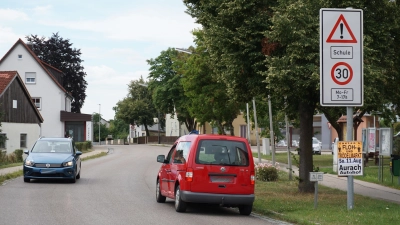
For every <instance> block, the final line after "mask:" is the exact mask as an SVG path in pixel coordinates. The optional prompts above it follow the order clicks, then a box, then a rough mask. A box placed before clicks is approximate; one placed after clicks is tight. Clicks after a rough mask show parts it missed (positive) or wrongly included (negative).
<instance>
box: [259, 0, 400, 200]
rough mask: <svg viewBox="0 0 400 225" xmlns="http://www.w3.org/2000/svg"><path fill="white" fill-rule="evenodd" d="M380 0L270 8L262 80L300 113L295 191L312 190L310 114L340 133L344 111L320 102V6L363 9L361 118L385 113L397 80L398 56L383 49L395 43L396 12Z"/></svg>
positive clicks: (313, 1) (286, 2) (289, 1)
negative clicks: (319, 115) (322, 118)
mask: <svg viewBox="0 0 400 225" xmlns="http://www.w3.org/2000/svg"><path fill="white" fill-rule="evenodd" d="M379 2H380V3H379V4H376V1H375V2H370V1H356V2H354V1H351V2H350V1H332V2H325V1H317V0H308V1H296V0H283V1H278V3H279V5H278V6H277V7H276V8H275V12H274V15H273V17H272V20H271V21H272V23H273V29H272V30H271V31H269V32H267V37H268V41H269V45H270V46H273V45H274V44H275V46H277V47H276V49H275V51H272V52H271V53H270V54H269V57H267V61H266V62H267V64H268V65H269V70H268V73H266V76H267V79H266V81H267V83H268V85H269V86H270V87H271V89H272V90H273V92H274V93H276V94H277V95H286V96H287V99H288V101H289V107H288V109H290V111H288V113H290V112H297V113H298V115H299V117H300V129H301V133H300V139H301V140H302V141H301V142H300V149H301V152H300V174H299V176H300V182H299V190H300V191H302V192H312V191H314V190H313V189H314V188H313V183H311V182H310V181H309V179H308V174H309V172H311V171H312V169H313V168H312V163H310V162H312V149H311V138H310V137H311V136H312V121H313V120H312V115H313V114H314V112H316V111H315V110H316V109H319V110H320V111H322V112H323V113H324V114H325V116H326V117H327V118H328V120H329V122H331V124H332V125H333V126H334V127H335V129H337V131H338V133H339V135H340V134H341V129H340V128H339V126H338V124H337V122H336V121H337V120H338V119H339V117H340V116H342V115H343V114H344V110H345V108H343V107H342V108H328V107H320V106H319V80H320V74H319V16H318V15H319V10H320V8H346V7H348V6H349V5H351V6H352V7H353V8H361V9H363V10H364V59H365V60H364V94H365V97H364V106H363V107H357V108H356V109H355V110H354V111H355V112H356V116H359V117H362V116H363V115H364V114H365V113H367V112H371V111H373V110H379V111H381V110H382V111H384V109H385V108H386V106H387V105H388V103H390V102H391V99H393V97H392V96H393V94H394V93H393V89H392V88H388V87H390V86H391V85H392V84H389V83H391V82H390V81H393V82H394V83H398V81H397V80H398V78H397V77H398V75H397V71H396V68H395V66H394V63H393V62H394V61H393V60H394V59H397V56H395V52H394V51H393V50H392V49H388V48H387V46H392V45H393V44H394V43H393V39H394V35H393V34H392V33H393V29H394V26H393V25H391V23H394V24H397V23H396V20H395V16H394V15H393V16H392V15H388V14H390V13H394V12H395V9H394V7H393V5H394V4H393V2H389V1H379ZM350 3H351V4H350ZM396 26H397V25H396ZM393 49H395V48H393ZM386 54H387V55H388V56H389V57H388V56H387V55H386ZM384 55H385V56H384ZM385 85H387V86H385ZM396 96H397V95H396ZM356 127H357V125H356ZM355 130H356V129H355ZM341 136H342V135H341Z"/></svg>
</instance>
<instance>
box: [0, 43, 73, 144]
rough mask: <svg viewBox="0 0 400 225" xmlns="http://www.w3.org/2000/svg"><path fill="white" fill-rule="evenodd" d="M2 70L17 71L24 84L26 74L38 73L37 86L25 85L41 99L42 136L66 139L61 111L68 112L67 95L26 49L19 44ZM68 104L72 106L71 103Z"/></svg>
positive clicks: (2, 65) (0, 67)
mask: <svg viewBox="0 0 400 225" xmlns="http://www.w3.org/2000/svg"><path fill="white" fill-rule="evenodd" d="M18 55H22V59H19V58H18ZM0 70H3V71H13V70H17V71H18V73H19V75H20V76H21V78H22V80H23V81H24V82H25V80H26V79H25V73H26V72H36V84H27V83H25V86H26V88H27V89H28V91H29V94H30V95H31V97H32V98H35V97H39V98H41V103H42V105H41V106H42V108H41V109H40V110H39V112H40V114H41V115H42V117H43V120H44V121H43V123H42V136H45V137H64V123H63V122H61V121H60V111H61V110H66V107H65V106H66V104H65V103H66V99H65V98H66V97H65V93H64V91H63V90H62V89H61V88H60V87H59V86H57V84H56V83H55V82H54V80H52V79H51V78H50V76H49V75H48V74H47V73H46V72H45V70H44V69H43V68H42V67H41V66H40V64H39V63H38V62H37V61H36V60H35V59H34V58H33V56H32V55H31V54H30V53H29V52H28V51H27V50H26V48H25V47H23V46H22V45H21V44H18V45H17V46H16V47H15V48H14V50H13V51H12V52H10V54H9V55H8V56H7V58H5V59H4V61H3V62H2V64H1V65H0ZM67 103H69V104H70V102H69V101H68V102H67ZM67 109H68V108H67ZM69 110H70V107H69Z"/></svg>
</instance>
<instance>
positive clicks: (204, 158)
mask: <svg viewBox="0 0 400 225" xmlns="http://www.w3.org/2000/svg"><path fill="white" fill-rule="evenodd" d="M196 163H197V164H212V165H232V166H248V165H249V154H248V150H247V148H246V144H245V143H243V142H240V141H228V140H201V141H200V142H199V145H198V148H197V152H196Z"/></svg>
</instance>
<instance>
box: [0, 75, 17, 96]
mask: <svg viewBox="0 0 400 225" xmlns="http://www.w3.org/2000/svg"><path fill="white" fill-rule="evenodd" d="M16 75H17V71H0V95H2V94H3V91H4V90H6V88H7V87H8V85H10V83H11V81H12V80H14V77H15V76H16Z"/></svg>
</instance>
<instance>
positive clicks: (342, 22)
mask: <svg viewBox="0 0 400 225" xmlns="http://www.w3.org/2000/svg"><path fill="white" fill-rule="evenodd" d="M339 24H340V33H337V32H336V30H337V29H338V27H339ZM343 25H344V26H345V27H346V30H347V32H348V33H349V34H350V38H346V39H343ZM335 33H337V34H338V35H336V36H340V38H339V39H332V37H333V35H334V34H335ZM326 42H327V43H357V40H356V37H354V34H353V32H352V31H351V29H350V27H349V24H347V21H346V19H345V18H344V16H343V14H340V16H339V19H338V20H337V21H336V24H335V26H334V27H333V29H332V31H331V33H330V34H329V37H328V39H327V40H326Z"/></svg>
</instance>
